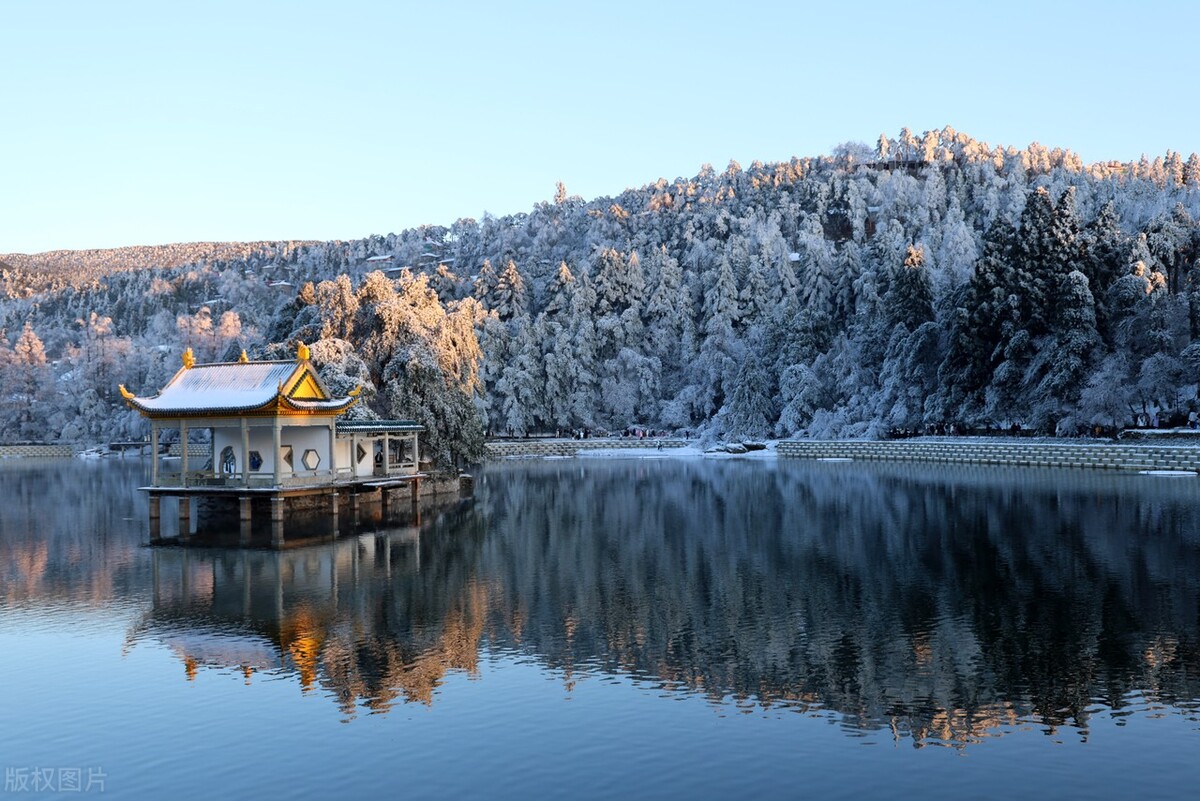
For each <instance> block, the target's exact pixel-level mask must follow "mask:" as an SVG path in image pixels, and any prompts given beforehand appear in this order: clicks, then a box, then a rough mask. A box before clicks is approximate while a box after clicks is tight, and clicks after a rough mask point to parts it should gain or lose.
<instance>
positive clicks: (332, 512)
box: [329, 492, 340, 537]
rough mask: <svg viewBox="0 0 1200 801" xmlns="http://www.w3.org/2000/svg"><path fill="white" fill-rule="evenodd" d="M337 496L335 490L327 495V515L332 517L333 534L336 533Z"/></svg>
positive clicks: (335, 534)
mask: <svg viewBox="0 0 1200 801" xmlns="http://www.w3.org/2000/svg"><path fill="white" fill-rule="evenodd" d="M339 500H340V499H339V498H338V494H337V492H332V493H330V495H329V516H330V517H332V518H333V536H335V537H336V536H337V535H338V501H339Z"/></svg>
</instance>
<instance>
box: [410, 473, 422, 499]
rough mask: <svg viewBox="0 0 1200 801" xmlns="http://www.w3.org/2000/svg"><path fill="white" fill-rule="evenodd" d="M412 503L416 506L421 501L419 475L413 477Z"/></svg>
mask: <svg viewBox="0 0 1200 801" xmlns="http://www.w3.org/2000/svg"><path fill="white" fill-rule="evenodd" d="M411 483H412V503H413V506H416V505H417V504H418V503H420V501H421V479H420V478H418V477H417V476H413V477H412V482H411Z"/></svg>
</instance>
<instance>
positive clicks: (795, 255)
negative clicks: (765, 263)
mask: <svg viewBox="0 0 1200 801" xmlns="http://www.w3.org/2000/svg"><path fill="white" fill-rule="evenodd" d="M788 261H800V254H799V253H789V254H788Z"/></svg>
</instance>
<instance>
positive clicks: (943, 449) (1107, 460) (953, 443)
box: [486, 437, 1200, 473]
mask: <svg viewBox="0 0 1200 801" xmlns="http://www.w3.org/2000/svg"><path fill="white" fill-rule="evenodd" d="M660 442H661V444H662V447H663V449H667V448H670V449H678V448H695V447H696V445H697V443H696V442H695V441H686V440H680V439H663V440H657V439H654V440H627V439H606V438H598V439H591V440H572V439H548V440H545V439H543V440H536V439H535V440H502V441H494V442H489V443H488V444H487V446H486V455H487V458H488V459H490V460H497V459H513V458H547V457H550V458H555V457H557V458H565V457H571V456H577V455H579V454H580V452H582V451H606V450H632V449H637V450H655V449H657V448H658V446H659V443H660ZM773 450H774V453H775V455H776V456H778V457H779V458H781V459H813V460H816V459H856V460H863V461H892V462H943V463H956V464H982V465H1009V466H1015V467H1070V468H1080V469H1092V470H1121V471H1142V470H1188V471H1194V472H1197V473H1200V442H1198V443H1195V444H1192V443H1188V444H1177V442H1170V441H1169V442H1162V443H1153V444H1147V443H1145V442H1137V443H1132V442H1082V443H1081V442H1079V441H1071V442H1047V441H1045V440H1041V441H1034V442H1030V441H1022V440H1018V439H1003V438H997V439H989V438H983V437H970V438H961V439H953V440H951V439H906V440H881V441H867V440H782V441H780V442H778V443H777V444H776V445H775V447H774V449H773ZM696 455H697V456H702V455H703V454H702V453H701V452H700V451H698V450H697V451H696ZM755 455H756V456H759V457H761V456H763V455H766V454H763V453H761V452H759V453H758V454H755Z"/></svg>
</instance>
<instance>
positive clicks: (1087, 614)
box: [0, 460, 1200, 744]
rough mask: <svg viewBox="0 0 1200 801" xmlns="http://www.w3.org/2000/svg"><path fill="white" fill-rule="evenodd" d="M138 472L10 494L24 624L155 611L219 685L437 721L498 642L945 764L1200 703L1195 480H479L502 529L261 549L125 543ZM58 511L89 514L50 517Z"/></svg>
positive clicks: (538, 473) (697, 465) (493, 476)
mask: <svg viewBox="0 0 1200 801" xmlns="http://www.w3.org/2000/svg"><path fill="white" fill-rule="evenodd" d="M130 469H131V468H119V467H118V466H115V465H105V466H104V468H103V469H91V467H90V466H80V467H73V468H70V469H65V470H63V471H62V472H63V475H62V476H61V477H57V476H56V474H55V473H54V471H50V472H48V473H45V474H39V477H38V478H37V480H36V481H33V480H32V479H31V480H29V481H26V479H24V478H22V479H21V480H20V481H16V480H11V479H13V476H10V475H2V476H0V478H2V479H3V480H4V481H5V482H6V483H5V486H6V487H10V488H11V489H10V492H9V494H10V496H11V498H12V503H11V504H10V505H6V506H5V514H4V515H3V517H0V534H2V535H3V536H0V554H2V555H3V557H4V561H3V562H2V563H0V571H3V573H0V575H2V576H3V577H4V579H5V580H4V583H3V585H0V602H2V603H4V604H8V605H12V604H17V603H23V602H31V601H38V600H41V599H54V598H61V597H74V598H82V599H91V600H93V601H94V602H97V603H99V602H104V601H107V600H109V599H114V598H120V597H123V596H130V597H133V598H136V599H139V600H141V599H145V598H147V596H152V603H150V604H149V606H150V611H149V612H148V613H147V616H146V618H145V619H144V620H143V621H142V623H141V624H139V626H138V627H137V628H136V629H135V631H134V635H133V636H134V639H135V641H137V640H143V639H147V638H150V639H154V640H158V641H161V642H164V643H167V644H168V645H169V646H170V647H172V648H174V649H175V650H176V651H177V653H178V654H179V655H180V658H181V660H182V661H183V663H184V666H185V670H186V671H188V672H192V673H194V672H195V671H197V670H199V669H202V668H203V667H205V666H211V667H217V668H220V669H231V670H237V671H240V672H241V673H245V674H246V675H247V677H248V678H251V677H253V675H254V674H255V673H256V672H259V671H285V672H290V673H293V674H294V675H296V676H297V677H298V680H299V682H300V683H301V685H302V687H304V688H305V689H306V690H307V689H309V688H314V689H316V688H319V689H320V690H321V691H323V692H326V693H329V694H330V695H332V696H333V697H335V698H336V699H337V701H338V703H339V705H340V706H341V708H342V709H343V711H344V712H345V713H346V714H347V715H350V714H353V713H354V711H355V710H356V708H357V707H359V706H362V707H365V708H367V709H370V710H372V711H385V710H387V709H389V708H390V707H391V706H392V705H393V704H394V703H396V702H397V701H418V702H422V703H429V702H431V700H432V698H433V695H434V692H435V690H436V688H437V686H438V684H439V682H441V681H442V680H443V678H444V676H445V675H446V673H447V672H448V671H463V672H468V673H470V672H473V671H475V670H476V669H477V664H478V658H479V653H480V649H481V648H490V649H496V650H497V651H503V652H511V651H519V652H522V653H526V654H529V655H530V656H532V657H533V658H535V659H537V660H538V661H540V662H541V663H542V664H544V665H545V666H547V667H548V668H550V669H551V670H554V671H557V672H560V673H561V674H562V676H563V678H564V681H566V682H567V684H568V686H570V685H571V684H572V683H573V682H575V681H577V680H579V678H580V677H586V676H588V675H591V674H594V673H595V672H596V671H608V672H620V673H622V674H626V675H630V676H633V677H636V678H637V679H638V680H639V681H643V682H653V683H655V684H656V685H661V686H663V687H664V688H671V689H675V690H679V691H683V692H698V693H703V694H706V695H708V696H710V697H712V698H732V699H735V700H737V701H739V702H741V703H742V704H745V705H752V704H758V705H763V706H770V707H774V708H780V709H799V710H815V711H831V712H836V713H838V714H839V715H840V716H842V717H843V718H844V719H845V720H846V721H847V722H848V723H849V724H850V725H853V726H857V727H861V728H880V729H885V730H886V729H888V728H891V729H892V730H894V731H895V733H896V735H897V736H904V737H909V738H911V739H912V740H913V742H914V743H917V744H921V743H925V742H939V741H940V742H950V743H966V742H971V741H973V740H975V739H977V738H979V737H983V736H987V735H988V734H989V733H991V732H995V731H997V730H999V729H1003V728H1004V727H1007V726H1010V725H1012V724H1014V723H1016V722H1017V721H1029V720H1039V721H1042V722H1044V724H1045V725H1046V726H1047V727H1049V728H1053V727H1058V726H1072V727H1077V728H1079V729H1080V730H1082V731H1083V732H1084V733H1086V730H1087V727H1088V726H1089V725H1090V721H1089V716H1090V715H1092V714H1094V712H1093V711H1092V710H1095V709H1097V708H1101V707H1106V708H1109V709H1112V710H1123V709H1127V708H1130V707H1131V706H1136V705H1139V704H1159V705H1164V706H1167V707H1175V708H1178V709H1194V708H1195V706H1196V701H1197V699H1198V698H1200V680H1198V679H1197V675H1198V673H1200V647H1198V643H1200V621H1198V619H1197V612H1196V610H1197V609H1200V504H1197V503H1196V496H1197V494H1198V490H1197V489H1195V488H1194V485H1193V484H1191V483H1188V484H1180V483H1175V482H1167V481H1163V480H1161V479H1153V478H1148V477H1147V478H1145V479H1144V480H1143V479H1139V478H1131V477H1126V476H1115V475H1109V474H1103V473H1085V472H1057V473H1055V472H1039V471H1033V470H1011V471H1009V470H1003V469H983V468H963V467H959V468H955V469H952V470H951V469H946V468H936V467H921V466H913V465H873V466H861V465H853V464H851V465H846V464H805V463H782V464H779V465H773V464H769V463H746V462H737V463H735V462H679V461H674V460H663V461H618V462H603V461H584V460H575V461H570V462H566V461H563V462H539V463H522V464H512V463H508V464H506V465H504V466H503V467H495V468H489V469H487V470H485V471H483V473H482V474H481V475H480V476H479V477H478V484H477V487H478V495H479V497H478V500H477V501H476V502H475V503H474V505H467V506H464V507H462V508H456V509H454V510H452V511H450V512H448V513H446V514H444V515H443V516H441V517H440V518H438V519H437V520H435V521H433V522H432V523H430V524H427V525H426V526H424V527H423V528H422V529H421V530H420V533H419V534H418V533H417V531H416V529H399V530H392V531H390V532H380V533H377V534H375V533H370V534H365V535H363V536H361V537H356V538H350V539H343V540H340V541H338V542H336V543H329V544H325V545H319V546H313V547H308V548H301V549H295V550H289V551H283V552H263V551H250V550H187V549H174V548H159V549H140V548H137V547H136V539H137V537H136V536H134V537H131V536H130V535H129V534H128V533H125V534H118V532H120V531H122V530H124V531H125V532H128V530H129V528H130V526H131V523H130V522H129V521H127V520H125V518H127V517H136V518H137V522H136V523H134V524H132V525H135V526H138V529H139V530H140V525H139V524H140V523H141V522H142V518H141V517H140V515H144V507H143V509H142V510H141V511H131V507H132V505H133V503H134V502H133V501H128V502H127V501H123V500H121V498H122V497H124V496H128V495H129V493H130V490H129V486H130V484H132V483H133V482H134V481H136V480H137V476H136V475H134V474H133V473H129V472H128V471H129V470H130ZM122 471H125V472H122ZM126 473H128V474H126ZM68 474H70V475H68ZM14 475H15V474H14ZM20 475H22V476H23V475H24V474H23V473H22V474H20ZM46 492H57V493H60V495H59V497H61V498H64V499H66V500H65V501H64V502H63V503H58V504H53V505H50V506H47V505H46V504H44V503H43V502H42V497H43V493H46ZM123 494H124V495H123ZM91 497H95V498H100V499H103V501H101V502H96V501H91V500H89V498H91ZM71 504H76V505H77V506H76V508H75V509H72V508H70V505H71ZM10 510H12V511H11V512H10ZM77 516H79V517H81V519H83V520H85V521H87V522H85V523H75V522H74V521H75V519H76V517H77ZM485 534H486V536H485ZM147 587H153V588H155V589H154V590H153V592H151V591H150V590H147Z"/></svg>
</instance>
